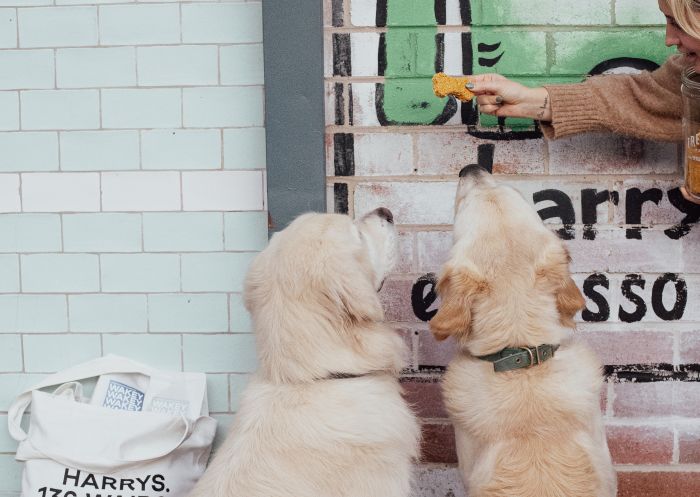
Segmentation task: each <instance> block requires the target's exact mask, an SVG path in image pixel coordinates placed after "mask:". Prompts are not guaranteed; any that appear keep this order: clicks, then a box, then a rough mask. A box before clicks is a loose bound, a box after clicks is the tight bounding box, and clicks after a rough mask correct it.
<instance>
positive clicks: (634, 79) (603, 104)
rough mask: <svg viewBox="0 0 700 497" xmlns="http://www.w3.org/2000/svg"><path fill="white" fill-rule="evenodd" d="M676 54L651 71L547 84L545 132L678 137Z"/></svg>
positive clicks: (678, 65)
mask: <svg viewBox="0 0 700 497" xmlns="http://www.w3.org/2000/svg"><path fill="white" fill-rule="evenodd" d="M682 69H683V65H682V62H681V57H680V56H673V57H671V58H669V59H668V60H667V61H666V62H665V63H664V64H663V65H662V66H661V67H659V68H658V69H657V70H655V71H653V72H648V71H644V72H642V73H639V74H617V75H603V76H593V77H591V78H588V79H587V80H586V81H585V82H583V83H578V84H568V85H547V86H545V88H547V91H548V92H549V97H550V101H551V106H552V121H551V122H549V123H544V122H543V123H541V128H542V131H543V133H544V135H545V137H546V138H548V139H556V138H562V137H565V136H569V135H573V134H577V133H584V132H595V131H611V132H613V133H618V134H622V135H627V136H632V137H635V138H644V139H649V140H660V141H680V140H681V139H682V134H681V116H682V105H681V91H680V88H681V71H682Z"/></svg>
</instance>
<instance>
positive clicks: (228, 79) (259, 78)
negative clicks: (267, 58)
mask: <svg viewBox="0 0 700 497" xmlns="http://www.w3.org/2000/svg"><path fill="white" fill-rule="evenodd" d="M220 59H221V62H220V64H221V84H223V85H261V84H263V82H264V79H265V76H264V74H265V70H264V64H263V46H262V44H255V45H230V46H227V47H221V54H220Z"/></svg>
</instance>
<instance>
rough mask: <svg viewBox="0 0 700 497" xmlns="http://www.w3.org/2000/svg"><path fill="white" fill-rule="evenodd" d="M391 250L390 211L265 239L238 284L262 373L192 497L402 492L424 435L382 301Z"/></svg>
mask: <svg viewBox="0 0 700 497" xmlns="http://www.w3.org/2000/svg"><path fill="white" fill-rule="evenodd" d="M396 253H397V252H396V233H395V230H394V226H393V219H392V215H391V212H389V211H388V210H387V209H377V210H375V211H373V212H372V213H370V214H368V215H367V216H365V217H363V218H362V219H360V220H359V221H357V222H353V221H352V219H350V218H349V217H348V216H342V215H335V214H306V215H303V216H301V217H299V218H298V219H296V220H295V221H294V222H293V223H292V224H291V225H290V226H289V227H288V228H286V229H285V230H284V231H282V232H280V233H278V234H276V235H275V236H273V237H272V239H271V241H270V244H269V246H268V248H266V249H265V250H264V251H263V252H262V253H261V254H260V255H259V256H258V257H257V258H256V259H255V261H254V262H253V264H252V266H251V268H250V271H249V273H248V276H247V280H246V285H245V302H246V307H247V309H248V310H249V311H250V313H251V316H252V319H253V327H254V331H255V334H256V339H257V353H258V362H259V366H258V371H257V374H256V375H255V377H254V378H253V379H252V380H251V383H250V385H249V386H248V388H247V389H246V390H245V392H244V394H243V396H242V399H241V402H240V410H239V411H238V413H237V414H236V418H235V422H234V426H233V427H232V429H231V431H230V433H229V434H228V437H227V438H226V440H225V442H224V444H223V446H222V447H221V448H220V449H219V450H218V452H217V453H216V455H215V456H214V459H213V461H212V463H211V465H210V467H209V469H208V470H207V472H206V473H205V474H204V476H203V477H202V479H201V481H200V482H199V483H198V484H197V486H196V487H195V489H194V490H193V492H192V494H191V497H375V496H376V497H407V496H408V495H409V492H410V484H411V468H412V462H413V460H414V459H415V458H416V457H417V453H418V440H419V436H420V434H419V432H420V430H419V426H418V423H417V421H416V419H415V417H414V415H413V413H412V412H411V410H410V409H409V407H408V405H407V404H406V402H405V401H404V400H403V399H402V397H401V389H400V386H399V383H398V381H397V374H398V372H399V371H400V370H401V368H402V367H403V363H404V357H405V345H404V343H403V340H402V339H401V338H400V336H399V335H397V333H396V332H395V331H394V330H393V329H391V328H389V327H388V326H386V325H384V324H383V322H382V321H383V319H384V313H383V310H382V306H381V304H380V301H379V298H378V295H377V290H378V289H379V288H380V287H381V285H382V282H383V280H384V278H385V277H386V275H387V273H388V272H389V271H390V270H391V267H392V266H393V264H394V261H395V258H396Z"/></svg>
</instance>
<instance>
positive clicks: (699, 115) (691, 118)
mask: <svg viewBox="0 0 700 497" xmlns="http://www.w3.org/2000/svg"><path fill="white" fill-rule="evenodd" d="M681 95H682V96H683V136H684V138H685V146H684V147H683V151H684V153H683V168H684V171H685V188H686V190H687V191H688V194H689V195H690V196H691V197H693V198H695V199H697V200H698V201H700V74H698V73H697V72H695V69H694V68H693V67H688V68H686V69H685V70H684V71H683V73H682V74H681Z"/></svg>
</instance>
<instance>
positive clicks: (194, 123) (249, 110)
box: [183, 87, 265, 128]
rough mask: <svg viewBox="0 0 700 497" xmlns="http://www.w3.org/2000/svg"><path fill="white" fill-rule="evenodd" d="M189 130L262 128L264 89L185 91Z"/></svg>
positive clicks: (194, 89) (236, 88)
mask: <svg viewBox="0 0 700 497" xmlns="http://www.w3.org/2000/svg"><path fill="white" fill-rule="evenodd" d="M183 108H184V111H183V112H184V123H185V126H186V127H195V128H197V127H219V126H221V127H229V126H230V127H247V126H262V125H263V120H264V114H265V112H264V102H263V90H262V88H261V87H232V88H185V89H184V90H183Z"/></svg>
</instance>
